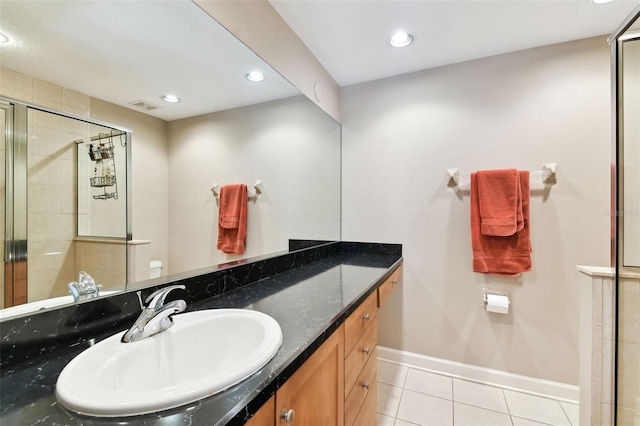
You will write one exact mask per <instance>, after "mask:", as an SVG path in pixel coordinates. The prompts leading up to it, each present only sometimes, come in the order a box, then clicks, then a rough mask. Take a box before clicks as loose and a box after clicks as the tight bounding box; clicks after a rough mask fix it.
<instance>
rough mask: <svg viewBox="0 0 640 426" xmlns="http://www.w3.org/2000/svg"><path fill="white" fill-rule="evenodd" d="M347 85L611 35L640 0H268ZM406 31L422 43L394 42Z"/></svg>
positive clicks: (329, 68)
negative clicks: (394, 36)
mask: <svg viewBox="0 0 640 426" xmlns="http://www.w3.org/2000/svg"><path fill="white" fill-rule="evenodd" d="M269 1H270V3H271V4H272V5H273V7H274V8H275V9H276V10H277V11H278V13H279V14H280V15H281V16H282V17H283V18H284V20H285V21H286V22H287V23H288V24H289V26H290V27H291V28H292V29H293V31H295V32H296V33H297V34H298V36H299V37H300V38H301V39H302V41H304V43H305V44H306V45H307V47H309V49H310V50H311V51H312V52H313V53H314V55H315V56H316V57H317V58H318V60H319V61H320V62H321V63H322V65H323V66H324V67H325V68H326V69H327V71H329V73H330V74H331V75H332V76H333V78H334V79H335V80H336V82H337V83H338V84H339V85H340V86H345V85H350V84H354V83H361V82H364V81H370V80H376V79H380V78H385V77H390V76H393V75H399V74H405V73H409V72H413V71H418V70H423V69H428V68H433V67H438V66H442V65H447V64H452V63H458V62H464V61H469V60H473V59H478V58H483V57H487V56H493V55H498V54H502V53H508V52H514V51H518V50H523V49H529V48H532V47H538V46H543V45H548V44H555V43H560V42H565V41H571V40H578V39H581V38H587V37H593V36H599V35H609V34H611V33H612V32H613V31H614V30H615V29H616V28H617V27H618V25H619V24H620V23H621V22H622V21H623V20H624V19H625V18H626V16H627V15H628V14H629V13H631V11H632V10H633V9H634V7H635V6H636V5H638V3H639V2H638V0H614V1H613V2H611V3H608V4H601V5H597V4H593V3H592V2H591V0H528V1H524V0H492V1H486V0H471V1H461V0H440V1H434V0H414V1H402V0H386V1H380V0H378V1H371V0H338V1H336V0H311V1H310V0H269ZM398 29H403V30H406V31H409V32H411V33H413V34H414V35H415V36H416V41H415V42H414V43H413V44H412V45H411V46H409V47H406V48H403V49H397V48H392V47H390V46H389V45H388V44H387V39H388V38H389V37H390V36H391V34H392V33H393V32H394V31H396V30H398Z"/></svg>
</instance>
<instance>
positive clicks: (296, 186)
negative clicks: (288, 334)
mask: <svg viewBox="0 0 640 426" xmlns="http://www.w3.org/2000/svg"><path fill="white" fill-rule="evenodd" d="M52 16H55V17H56V19H50V17H52ZM0 25H1V26H2V28H3V33H5V34H6V35H7V36H8V37H9V39H10V41H9V42H8V43H4V44H3V45H2V46H1V47H0V49H2V51H1V52H0V53H1V54H2V59H3V60H2V69H1V72H2V79H0V95H1V96H3V97H6V98H10V99H16V100H21V101H24V102H27V103H31V104H35V105H41V106H43V107H46V108H48V109H50V110H56V111H63V112H67V113H71V114H74V115H79V116H83V117H88V118H89V119H91V120H95V121H97V122H101V123H112V124H113V125H114V126H115V127H117V128H120V127H122V128H126V129H130V130H131V132H132V133H131V141H130V142H131V143H130V145H129V146H128V148H129V149H130V150H131V156H130V157H127V158H130V159H131V163H130V167H131V170H132V176H131V180H130V185H131V186H130V188H131V194H130V195H131V204H130V205H128V206H127V208H128V209H129V210H128V212H127V213H128V215H129V216H130V233H128V234H125V235H124V238H126V239H128V247H129V251H130V254H129V257H128V265H127V268H128V272H127V275H126V276H121V275H119V277H120V278H117V279H115V277H114V280H113V281H118V282H119V288H120V289H124V284H125V281H127V280H128V281H129V283H133V282H137V281H143V280H147V279H149V277H150V262H151V261H159V262H154V264H156V265H157V264H160V263H161V264H162V269H161V271H162V275H163V276H166V275H172V274H177V273H188V271H190V270H192V269H194V268H202V267H209V266H212V265H217V264H220V263H225V262H229V261H234V260H238V259H241V258H248V257H254V256H261V255H264V254H269V253H273V252H278V251H285V250H287V249H288V240H289V239H290V238H291V239H315V240H338V239H340V125H339V124H338V123H337V122H335V121H334V120H333V119H331V118H329V116H328V115H327V114H325V113H324V112H323V111H322V110H321V109H320V108H318V107H317V106H316V105H315V104H314V103H313V102H311V101H310V100H308V99H307V98H305V97H304V96H302V95H301V94H300V92H299V91H298V90H297V89H295V88H294V87H293V86H291V84H290V83H288V82H287V81H286V80H285V79H284V78H282V77H281V76H280V75H279V74H278V73H277V72H275V71H274V70H273V69H271V68H270V67H269V66H268V65H267V64H266V63H264V61H262V60H261V59H260V58H259V57H257V56H256V55H255V54H254V53H253V52H252V51H251V50H250V49H248V48H247V47H246V46H244V45H243V44H242V43H240V42H239V41H238V40H237V39H236V38H235V37H234V36H233V35H232V34H230V33H229V32H228V31H226V30H225V29H224V28H223V27H222V26H220V25H219V24H218V23H217V22H216V21H215V20H214V19H212V18H211V17H210V16H209V15H208V14H206V13H205V12H204V11H202V10H201V9H200V8H199V7H198V6H197V5H195V4H194V3H192V2H191V1H187V0H177V1H172V2H154V1H150V2H111V1H96V2H77V1H59V2H49V1H29V2H7V3H6V4H5V3H3V5H2V14H1V15H0ZM35 40H49V41H50V42H49V43H47V45H46V46H43V45H42V43H37V42H35ZM254 70H260V71H261V72H262V73H263V74H264V75H265V78H264V80H263V81H262V82H259V83H258V82H253V81H249V80H248V79H247V78H245V76H246V75H247V74H248V73H249V72H251V71H254ZM168 93H171V94H175V95H177V96H178V97H179V98H180V102H178V103H171V104H170V103H166V102H164V101H163V100H161V96H162V95H165V94H168ZM109 132H110V130H109V129H107V130H99V129H90V131H87V133H86V134H82V135H80V136H78V137H76V136H75V134H74V135H73V137H72V138H70V139H68V141H67V140H66V139H65V141H67V142H73V141H77V140H79V139H83V138H91V137H93V136H99V134H100V133H109ZM29 143H31V141H29ZM92 143H93V144H95V143H96V141H92ZM113 144H114V147H115V150H114V153H115V166H114V165H109V166H106V162H105V160H106V159H104V160H102V162H101V164H100V166H101V170H97V168H98V167H97V164H96V162H95V161H93V160H91V158H90V155H89V154H88V151H87V146H88V145H91V143H89V144H87V142H83V143H80V144H75V143H73V144H72V145H71V148H70V149H71V151H69V152H65V155H69V156H73V155H75V156H76V157H74V158H77V160H78V164H77V165H75V166H74V167H77V169H72V171H69V172H67V173H72V174H74V175H77V179H78V189H77V194H75V195H74V196H72V198H71V199H72V200H75V199H76V197H77V203H78V205H77V209H78V214H79V216H80V217H79V218H78V224H79V225H78V228H77V234H76V235H75V240H76V242H78V241H82V243H84V241H83V240H84V239H86V238H87V237H93V238H95V237H101V238H102V239H103V240H104V241H110V242H113V241H114V240H116V241H117V240H118V239H121V238H123V235H122V234H121V230H122V227H121V223H122V220H123V219H122V216H121V215H119V214H118V217H117V219H116V218H115V217H113V215H111V214H110V213H108V209H107V206H108V208H111V207H112V206H115V205H117V203H120V202H121V200H122V199H123V197H122V195H121V194H122V193H123V191H126V188H123V187H122V185H121V181H120V176H121V172H120V170H119V167H121V166H123V165H124V164H122V165H121V163H120V159H121V158H124V156H122V157H121V154H120V153H118V151H117V150H118V146H119V144H120V141H119V140H118V138H114V139H113ZM98 147H99V142H98ZM76 149H77V152H76ZM46 150H48V151H43V154H42V156H43V157H46V155H49V154H52V152H50V151H51V150H52V147H46ZM74 153H75V154H74ZM69 158H71V157H69ZM69 161H70V160H69ZM85 161H86V162H85ZM81 162H84V163H83V164H81ZM107 167H109V169H107ZM107 172H108V173H107ZM105 173H107V175H109V176H114V175H115V182H117V191H118V199H117V200H114V197H111V196H106V197H108V198H107V199H105V200H102V199H99V198H98V199H94V198H93V196H94V195H99V194H102V195H105V194H112V193H113V191H114V190H115V188H112V186H115V183H114V185H112V186H110V185H108V184H109V183H113V180H109V179H105V176H106V175H105ZM94 178H100V179H95V180H93V181H92V180H91V179H94ZM101 179H102V180H101ZM256 180H262V181H263V185H264V193H263V194H262V195H261V196H260V197H259V199H258V200H256V201H255V202H253V201H252V202H250V203H249V205H248V226H247V243H246V251H245V253H244V254H243V255H242V256H229V255H225V254H224V253H222V252H220V251H219V250H216V238H217V226H216V223H217V216H218V206H217V203H216V199H215V197H214V196H213V194H212V193H211V192H210V190H209V189H210V188H211V186H212V184H213V183H215V182H218V183H220V184H221V185H225V184H233V183H244V184H247V185H248V186H249V187H250V188H251V186H252V185H253V183H254V182H255V181H256ZM91 182H94V183H96V184H97V185H104V186H92V185H91ZM47 194H48V196H50V197H51V196H52V194H51V193H47ZM67 198H68V197H67ZM68 201H70V200H68V199H65V201H64V202H68ZM114 201H115V203H113V204H112V202H114ZM56 202H57V201H56ZM85 211H86V213H87V215H86V217H82V215H84V214H85ZM100 215H102V216H100ZM124 220H126V219H124ZM112 222H113V223H112ZM61 223H62V222H61ZM70 223H74V222H69V223H67V222H65V223H64V224H65V226H67V225H68V226H72V225H69V224H70ZM116 223H118V225H116ZM43 226H44V227H45V228H47V229H54V228H56V229H57V226H56V225H55V224H53V223H49V224H43ZM68 226H67V227H68ZM114 229H117V231H114ZM105 237H106V238H105ZM47 250H49V249H47ZM52 251H62V250H57V249H56V250H53V249H51V250H49V251H47V253H48V252H52ZM76 254H77V253H76ZM114 256H116V255H114ZM50 260H53V258H50ZM65 262H68V259H67V260H65V259H61V260H60V261H59V262H57V264H59V265H57V266H59V267H61V268H64V267H65V265H66V263H65ZM53 263H56V262H52V264H51V266H52V267H53V266H54V265H53ZM94 269H95V268H94ZM109 269H111V268H109ZM86 272H88V273H89V274H93V273H94V272H93V271H91V270H88V271H86ZM47 274H48V275H49V276H58V275H60V274H59V273H58V272H55V271H54V270H53V269H51V270H47ZM43 275H44V273H43ZM96 275H99V274H98V273H97V272H96ZM66 279H67V278H65V279H62V280H61V281H65V280H66ZM33 280H34V283H33V284H34V286H38V287H40V284H36V283H35V278H33ZM73 280H74V281H75V280H77V277H74V279H73ZM100 280H103V281H105V282H106V281H108V280H107V279H106V278H104V277H100V278H99V279H98V278H96V281H98V282H100ZM109 282H111V281H109ZM29 285H31V283H29ZM144 285H145V284H142V285H136V286H135V287H136V288H139V287H141V286H144ZM116 287H117V286H116ZM56 288H57V287H56ZM50 290H51V288H48V287H47V285H43V288H42V289H41V290H38V291H34V292H32V294H33V297H34V299H35V298H36V294H39V296H37V297H38V298H40V297H41V298H47V297H53V296H54V295H53V294H52V293H51V291H50ZM57 294H58V293H56V295H57ZM29 301H32V299H31V295H30V296H29Z"/></svg>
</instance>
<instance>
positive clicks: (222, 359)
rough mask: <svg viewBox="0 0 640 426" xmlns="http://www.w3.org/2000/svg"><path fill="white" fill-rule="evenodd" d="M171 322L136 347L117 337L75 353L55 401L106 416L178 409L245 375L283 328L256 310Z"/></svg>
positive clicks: (273, 348)
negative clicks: (167, 326) (172, 323)
mask: <svg viewBox="0 0 640 426" xmlns="http://www.w3.org/2000/svg"><path fill="white" fill-rule="evenodd" d="M173 320H174V326H173V327H171V328H169V329H168V330H165V331H163V332H161V333H159V334H156V335H154V336H151V337H148V338H146V339H143V340H140V341H138V342H132V343H122V342H121V341H120V339H121V338H122V336H123V334H124V332H122V333H118V334H116V335H114V336H111V337H109V338H107V339H105V340H103V341H101V342H99V343H98V344H96V345H95V346H92V347H90V348H89V349H87V350H85V351H84V352H82V353H81V354H79V355H78V356H77V357H75V358H74V359H73V360H71V362H69V364H67V366H66V367H65V368H64V369H63V370H62V373H61V374H60V377H59V378H58V382H57V384H56V396H57V398H58V401H60V403H62V405H64V406H65V407H67V408H69V409H70V410H72V411H76V412H78V413H81V414H88V415H93V416H107V417H120V416H129V415H137V414H146V413H152V412H156V411H161V410H166V409H169V408H174V407H178V406H181V405H184V404H188V403H190V402H193V401H196V400H198V399H201V398H204V397H206V396H209V395H213V394H215V393H218V392H221V391H223V390H225V389H227V388H229V387H230V386H233V385H234V384H236V383H239V382H241V381H242V380H244V379H246V378H248V377H249V376H251V375H252V374H253V373H255V372H257V371H258V370H260V369H261V368H262V367H264V365H265V364H267V362H269V360H271V358H273V356H274V355H275V354H276V352H277V351H278V349H279V348H280V344H281V343H282V331H281V329H280V325H279V324H278V323H277V321H276V320H274V319H273V318H271V317H270V316H268V315H266V314H263V313H261V312H256V311H251V310H244V309H213V310H206V311H198V312H190V313H185V314H179V315H174V316H173Z"/></svg>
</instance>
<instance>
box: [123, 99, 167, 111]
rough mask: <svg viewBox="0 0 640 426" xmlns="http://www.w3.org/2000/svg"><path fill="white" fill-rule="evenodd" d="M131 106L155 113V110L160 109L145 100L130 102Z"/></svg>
mask: <svg viewBox="0 0 640 426" xmlns="http://www.w3.org/2000/svg"><path fill="white" fill-rule="evenodd" d="M129 105H133V106H134V107H138V108H140V109H143V110H145V111H153V110H154V109H159V108H160V107H159V106H158V105H156V104H152V103H151V102H149V101H145V100H144V99H138V100H137V101H133V102H129Z"/></svg>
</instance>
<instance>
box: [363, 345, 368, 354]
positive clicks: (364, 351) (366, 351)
mask: <svg viewBox="0 0 640 426" xmlns="http://www.w3.org/2000/svg"><path fill="white" fill-rule="evenodd" d="M362 352H363V353H365V354H367V355H369V347H368V346H367V347H366V348H364V349H362Z"/></svg>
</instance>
